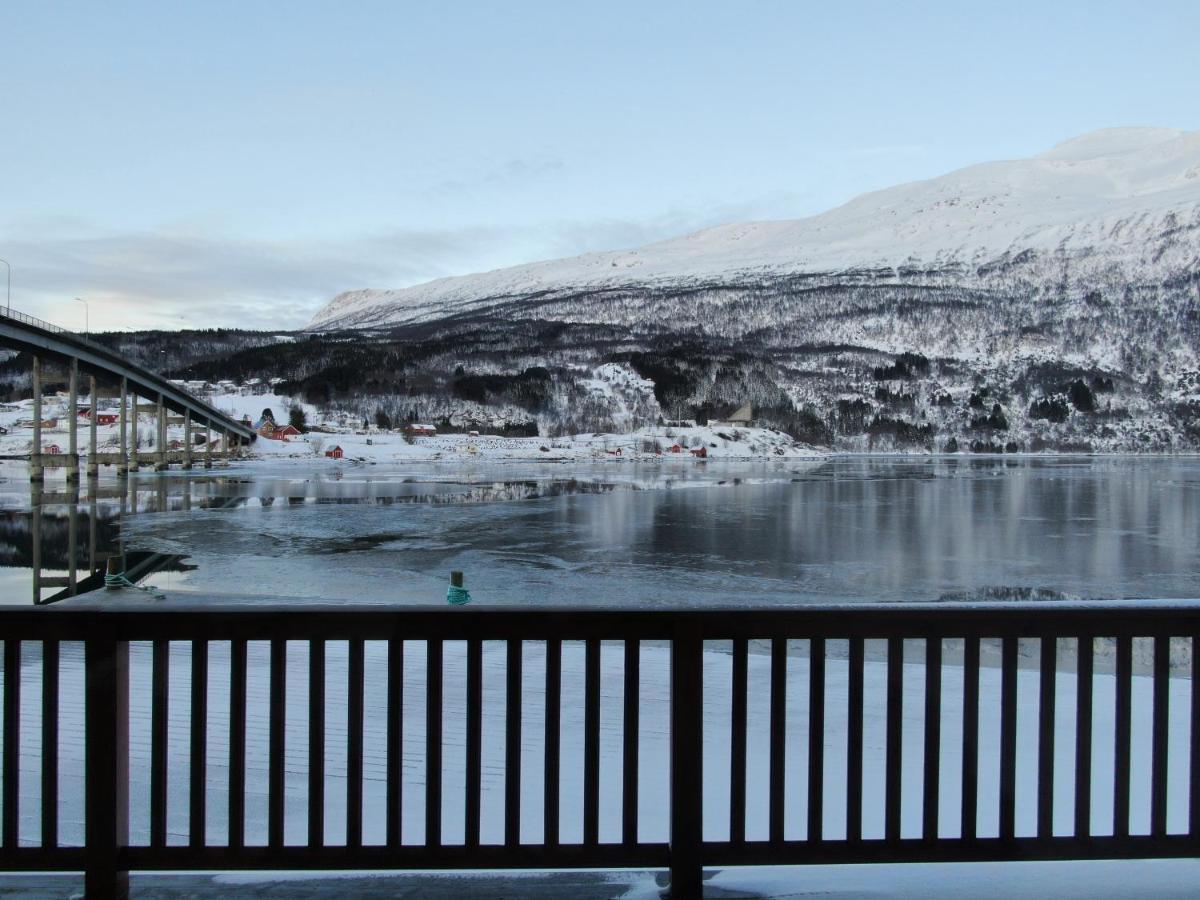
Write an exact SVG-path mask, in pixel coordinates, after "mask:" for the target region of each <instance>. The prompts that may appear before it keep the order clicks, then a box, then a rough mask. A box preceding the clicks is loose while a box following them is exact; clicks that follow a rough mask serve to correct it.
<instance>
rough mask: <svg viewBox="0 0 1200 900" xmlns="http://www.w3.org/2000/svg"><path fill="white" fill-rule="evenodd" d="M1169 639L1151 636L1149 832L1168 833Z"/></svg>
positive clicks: (1160, 834) (1154, 833)
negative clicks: (1151, 703)
mask: <svg viewBox="0 0 1200 900" xmlns="http://www.w3.org/2000/svg"><path fill="white" fill-rule="evenodd" d="M1170 679H1171V639H1170V637H1168V636H1166V635H1156V636H1155V638H1154V725H1153V745H1152V747H1151V751H1150V754H1151V761H1150V833H1151V834H1153V835H1156V836H1162V835H1165V834H1166V833H1167V740H1168V738H1169V737H1170V734H1169V728H1170V711H1171V708H1170V703H1171V699H1170V698H1171V680H1170Z"/></svg>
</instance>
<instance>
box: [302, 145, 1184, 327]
mask: <svg viewBox="0 0 1200 900" xmlns="http://www.w3.org/2000/svg"><path fill="white" fill-rule="evenodd" d="M1180 228H1183V229H1186V230H1187V231H1188V234H1189V235H1190V234H1194V233H1196V232H1197V229H1200V132H1186V131H1178V130H1174V129H1162V128H1119V129H1104V130H1101V131H1095V132H1090V133H1088V134H1085V135H1081V136H1079V137H1076V138H1072V139H1070V140H1067V141H1064V142H1062V143H1060V144H1058V145H1057V146H1055V147H1054V148H1052V149H1050V150H1048V151H1046V152H1044V153H1041V154H1038V155H1035V156H1033V157H1028V158H1023V159H1017V160H1005V161H1000V162H987V163H980V164H976V165H973V166H968V167H966V168H963V169H958V170H956V171H953V172H950V173H947V174H945V175H942V176H938V177H936V178H932V179H928V180H925V181H917V182H911V183H908V184H902V185H897V186H894V187H890V188H885V189H882V190H879V191H874V192H871V193H868V194H864V195H861V196H859V197H856V198H854V199H852V200H850V201H849V202H847V203H845V204H842V205H841V206H838V207H835V208H834V209H831V210H829V211H827V212H824V213H820V214H818V215H816V216H811V217H808V218H804V219H796V220H777V221H761V222H742V223H732V224H727V225H719V226H715V227H712V228H707V229H704V230H701V231H698V232H694V233H692V234H688V235H684V236H682V237H678V238H671V239H668V240H664V241H659V242H655V243H653V244H649V245H646V246H644V247H641V248H637V249H634V250H628V251H607V252H594V253H588V254H583V255H581V256H577V257H571V258H566V259H559V260H548V261H542V262H535V263H527V264H524V265H520V266H513V267H508V268H502V269H496V270H493V271H490V272H484V273H476V274H471V275H462V276H452V277H450V278H443V279H438V280H436V281H432V282H428V283H425V284H421V285H416V286H413V287H409V288H403V289H399V290H376V289H366V290H358V291H348V292H344V293H342V294H340V295H338V296H337V297H335V298H334V299H333V300H331V301H330V303H329V304H327V305H326V307H325V308H324V309H322V310H321V311H320V312H318V313H317V315H316V316H314V318H313V320H312V322H311V323H310V326H309V327H310V328H311V329H314V330H320V329H330V330H334V329H341V328H361V327H386V326H389V325H400V324H410V323H414V322H428V321H435V320H437V319H438V318H440V317H443V316H446V315H454V314H459V313H463V312H466V311H470V310H471V309H472V308H473V307H474V306H476V305H478V306H480V307H482V308H486V307H488V306H491V305H495V304H498V303H504V302H508V301H512V300H520V299H528V298H529V297H531V296H534V295H538V294H545V293H549V294H552V295H553V294H565V293H570V292H572V291H578V290H582V289H629V288H636V287H637V286H639V285H644V286H651V287H664V286H671V285H681V284H688V283H699V282H703V281H717V282H728V283H731V284H737V283H740V282H742V281H745V280H754V279H756V278H760V277H762V276H769V277H778V276H787V275H804V274H808V275H829V276H836V275H838V274H839V273H845V272H847V271H853V270H862V269H874V270H882V269H888V268H890V269H892V270H893V271H894V272H896V271H898V270H900V269H901V268H905V267H908V268H914V267H915V268H922V269H925V270H934V269H945V267H947V266H951V267H953V266H958V267H961V269H962V273H961V275H960V277H968V278H970V277H972V272H974V276H973V277H974V278H981V277H984V276H985V275H986V270H987V269H988V268H989V267H992V268H994V267H995V266H996V265H997V264H1003V263H1004V262H1005V261H1007V260H1011V259H1013V258H1017V257H1020V256H1022V254H1029V253H1031V254H1033V255H1035V256H1040V257H1043V258H1044V257H1059V258H1067V259H1069V260H1070V262H1071V265H1072V267H1073V269H1074V270H1076V274H1075V276H1074V277H1076V279H1078V280H1081V281H1082V280H1086V279H1088V278H1093V277H1097V276H1098V275H1101V274H1102V273H1103V277H1104V278H1106V279H1107V278H1111V276H1112V274H1113V271H1114V270H1115V271H1117V272H1120V273H1124V275H1125V276H1126V277H1127V278H1128V280H1130V281H1136V282H1150V281H1162V280H1164V279H1169V278H1171V277H1173V276H1176V275H1178V274H1180V273H1181V272H1186V271H1188V270H1189V269H1191V268H1194V267H1195V266H1196V264H1197V259H1198V256H1197V252H1196V246H1195V244H1194V243H1189V242H1187V241H1185V240H1180V239H1179V235H1178V234H1175V233H1176V232H1177V230H1178V229H1180ZM1173 234H1175V237H1174V239H1173V238H1172V235H1173ZM1027 258H1028V257H1027Z"/></svg>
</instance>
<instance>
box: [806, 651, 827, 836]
mask: <svg viewBox="0 0 1200 900" xmlns="http://www.w3.org/2000/svg"><path fill="white" fill-rule="evenodd" d="M808 646H809V654H808V840H810V841H819V840H821V837H822V835H823V834H824V818H825V803H824V800H825V793H824V790H825V639H824V638H813V639H812V640H811V641H809V643H808Z"/></svg>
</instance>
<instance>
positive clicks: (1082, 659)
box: [1075, 635, 1094, 838]
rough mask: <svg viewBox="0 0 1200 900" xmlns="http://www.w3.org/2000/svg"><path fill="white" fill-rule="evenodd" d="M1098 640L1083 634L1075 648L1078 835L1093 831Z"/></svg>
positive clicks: (1076, 831)
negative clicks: (1094, 668)
mask: <svg viewBox="0 0 1200 900" xmlns="http://www.w3.org/2000/svg"><path fill="white" fill-rule="evenodd" d="M1093 651H1094V641H1093V639H1092V637H1091V636H1090V635H1087V636H1083V637H1080V638H1079V639H1078V645H1077V648H1076V651H1075V655H1076V656H1077V657H1078V662H1077V663H1076V665H1075V837H1077V838H1085V837H1088V836H1090V835H1091V833H1092V666H1093V661H1094V656H1093Z"/></svg>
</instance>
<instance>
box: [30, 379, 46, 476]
mask: <svg viewBox="0 0 1200 900" xmlns="http://www.w3.org/2000/svg"><path fill="white" fill-rule="evenodd" d="M42 472H43V470H42V359H41V357H40V356H35V357H34V358H33V447H32V448H30V451H29V480H30V481H41V480H42V477H43V476H42Z"/></svg>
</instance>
